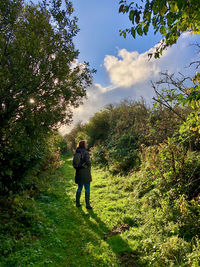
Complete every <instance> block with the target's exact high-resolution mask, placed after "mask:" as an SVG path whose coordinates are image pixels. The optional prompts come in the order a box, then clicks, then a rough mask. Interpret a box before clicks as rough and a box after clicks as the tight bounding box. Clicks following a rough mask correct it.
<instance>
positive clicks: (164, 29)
mask: <svg viewBox="0 0 200 267" xmlns="http://www.w3.org/2000/svg"><path fill="white" fill-rule="evenodd" d="M166 32H167V29H166V27H165V26H162V27H161V28H160V33H161V34H163V35H164V34H166Z"/></svg>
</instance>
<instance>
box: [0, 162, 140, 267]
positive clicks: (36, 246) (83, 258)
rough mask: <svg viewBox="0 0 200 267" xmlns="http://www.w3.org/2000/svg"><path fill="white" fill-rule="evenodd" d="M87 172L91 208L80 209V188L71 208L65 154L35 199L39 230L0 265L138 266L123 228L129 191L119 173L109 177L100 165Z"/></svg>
mask: <svg viewBox="0 0 200 267" xmlns="http://www.w3.org/2000/svg"><path fill="white" fill-rule="evenodd" d="M92 176H93V181H92V184H91V205H92V206H93V210H92V211H88V210H87V209H86V208H85V199H84V191H83V192H82V196H81V202H82V207H80V208H76V206H75V192H76V184H75V183H74V169H73V167H72V159H71V158H65V163H64V164H63V166H62V167H61V168H60V169H59V170H57V172H56V174H55V175H54V176H53V180H52V182H51V186H50V188H48V190H47V191H46V192H45V193H42V194H40V195H39V196H38V198H37V200H36V201H35V205H36V207H35V208H36V210H39V213H38V217H39V219H40V221H41V222H42V223H41V233H43V234H41V233H40V231H39V233H36V234H35V240H33V242H31V243H29V244H28V245H26V246H25V247H22V248H21V250H20V249H19V250H18V251H16V252H15V253H14V254H13V255H12V254H11V255H10V256H9V257H10V259H8V261H7V264H6V265H4V264H3V265H1V264H0V266H20V267H21V266H59V267H61V266H76V267H77V266H82V267H85V266H87V267H90V266H95V267H96V266H138V265H137V264H136V260H137V255H136V253H135V252H134V251H136V250H137V248H138V243H137V242H136V241H135V240H134V239H131V238H129V231H128V228H129V225H131V226H132V227H134V225H133V224H134V223H133V221H132V220H131V214H132V213H133V212H134V211H133V210H132V206H131V202H130V197H131V196H130V192H129V191H127V192H126V191H124V190H121V188H120V187H121V185H122V184H121V183H118V180H117V179H119V177H118V178H116V180H115V181H114V182H113V181H112V180H111V179H109V178H110V177H108V173H106V172H102V171H100V170H93V173H92ZM37 229H38V226H37Z"/></svg>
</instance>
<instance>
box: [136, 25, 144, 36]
mask: <svg viewBox="0 0 200 267" xmlns="http://www.w3.org/2000/svg"><path fill="white" fill-rule="evenodd" d="M137 33H138V34H139V35H140V36H142V34H143V30H142V27H141V26H140V27H139V28H137Z"/></svg>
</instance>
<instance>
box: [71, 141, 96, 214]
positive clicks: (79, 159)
mask: <svg viewBox="0 0 200 267" xmlns="http://www.w3.org/2000/svg"><path fill="white" fill-rule="evenodd" d="M87 148H88V144H87V141H85V140H81V141H80V142H79V143H78V145H77V148H76V152H75V154H74V158H73V166H74V168H75V169H76V174H75V183H76V184H78V189H77V191H76V206H77V207H80V206H81V204H80V197H81V191H82V189H83V185H84V187H85V202H86V208H87V209H92V207H91V206H90V182H91V181H92V176H91V161H90V155H89V152H88V151H87Z"/></svg>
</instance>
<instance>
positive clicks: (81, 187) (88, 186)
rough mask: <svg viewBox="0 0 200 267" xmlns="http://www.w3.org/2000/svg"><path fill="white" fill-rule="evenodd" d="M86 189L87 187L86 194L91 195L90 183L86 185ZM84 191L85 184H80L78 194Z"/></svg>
mask: <svg viewBox="0 0 200 267" xmlns="http://www.w3.org/2000/svg"><path fill="white" fill-rule="evenodd" d="M84 187H85V192H86V193H89V192H90V183H88V184H84ZM82 189H83V184H78V189H77V192H79V193H81V191H82Z"/></svg>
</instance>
